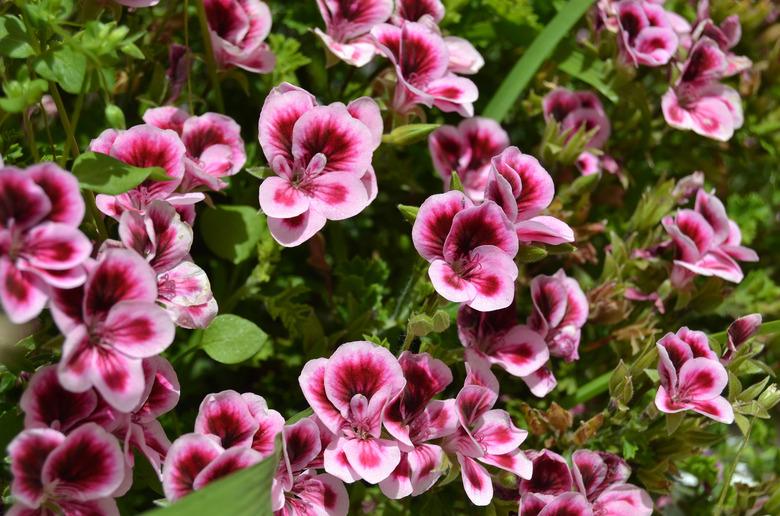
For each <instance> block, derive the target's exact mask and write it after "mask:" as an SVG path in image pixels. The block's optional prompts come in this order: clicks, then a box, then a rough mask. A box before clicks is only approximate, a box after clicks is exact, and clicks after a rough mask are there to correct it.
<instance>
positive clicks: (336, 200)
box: [259, 83, 382, 246]
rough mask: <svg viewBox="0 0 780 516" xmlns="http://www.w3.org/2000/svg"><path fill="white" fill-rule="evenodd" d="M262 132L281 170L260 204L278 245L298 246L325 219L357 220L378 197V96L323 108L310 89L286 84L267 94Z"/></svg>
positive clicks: (262, 189)
mask: <svg viewBox="0 0 780 516" xmlns="http://www.w3.org/2000/svg"><path fill="white" fill-rule="evenodd" d="M259 133H260V146H261V147H262V149H263V153H264V154H265V157H266V160H267V161H268V163H269V165H270V166H271V169H272V170H273V171H274V173H275V174H276V175H274V176H271V177H269V178H267V179H265V180H264V181H263V182H262V184H261V185H260V192H259V198H260V208H261V209H262V210H263V212H264V213H265V214H266V215H267V216H268V227H269V229H270V230H271V235H272V236H273V237H274V238H275V239H276V241H277V242H279V243H280V244H282V245H284V246H297V245H299V244H301V243H303V242H305V241H306V240H308V239H309V238H311V237H312V236H314V234H315V233H317V232H318V231H319V230H320V229H322V227H323V226H324V225H325V222H326V221H327V220H343V219H347V218H350V217H354V216H355V215H357V214H358V213H360V212H361V211H363V209H365V208H366V206H368V205H369V204H370V203H371V202H372V201H373V200H374V198H375V197H376V176H375V175H374V169H373V167H372V166H371V160H372V157H373V153H374V151H375V150H376V149H377V147H379V144H380V142H381V140H382V117H381V115H380V113H379V106H378V105H377V104H376V102H375V101H374V100H372V99H370V98H368V97H361V98H359V99H357V100H353V101H352V102H350V103H349V105H347V106H345V105H344V104H341V103H338V102H337V103H333V104H330V105H328V106H318V105H317V101H316V99H315V98H314V96H312V95H311V94H310V93H308V92H307V91H305V90H302V89H301V88H298V87H296V86H292V85H290V84H287V83H284V84H282V85H280V86H277V87H276V88H274V89H273V90H272V91H271V93H270V94H269V95H268V97H266V99H265V103H264V104H263V109H262V111H261V112H260V124H259Z"/></svg>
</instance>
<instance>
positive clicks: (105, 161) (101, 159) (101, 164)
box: [73, 152, 168, 195]
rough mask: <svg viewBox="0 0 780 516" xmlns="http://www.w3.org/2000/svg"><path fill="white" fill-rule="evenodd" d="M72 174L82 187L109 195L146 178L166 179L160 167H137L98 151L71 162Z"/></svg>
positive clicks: (129, 187)
mask: <svg viewBox="0 0 780 516" xmlns="http://www.w3.org/2000/svg"><path fill="white" fill-rule="evenodd" d="M73 175H74V176H76V178H77V179H78V180H79V185H80V186H81V187H82V188H84V189H86V190H92V191H93V192H97V193H102V194H109V195H118V194H121V193H124V192H126V191H128V190H130V189H132V188H135V187H136V186H138V185H140V184H141V183H143V182H144V181H145V180H147V179H151V180H154V181H164V180H166V179H168V176H167V174H166V173H165V170H163V169H162V168H160V167H150V168H138V167H134V166H132V165H128V164H127V163H124V162H122V161H119V160H117V159H115V158H112V157H111V156H108V155H106V154H100V153H98V152H85V153H84V154H82V155H81V156H79V157H78V158H77V159H76V161H75V162H74V163H73Z"/></svg>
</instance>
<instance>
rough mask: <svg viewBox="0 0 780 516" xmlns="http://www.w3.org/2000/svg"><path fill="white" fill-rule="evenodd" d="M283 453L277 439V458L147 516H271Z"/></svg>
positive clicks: (215, 483)
mask: <svg viewBox="0 0 780 516" xmlns="http://www.w3.org/2000/svg"><path fill="white" fill-rule="evenodd" d="M280 449H281V445H280V442H279V439H277V445H276V450H275V451H274V454H273V455H271V456H270V457H268V458H266V459H265V460H263V461H262V462H260V463H258V464H255V465H254V466H251V467H249V468H247V469H244V470H241V471H238V472H236V473H233V474H231V475H228V476H227V477H225V478H221V479H219V480H217V481H216V482H214V483H212V484H209V485H208V486H206V487H204V488H203V489H200V490H198V491H195V492H194V493H192V494H190V495H187V496H185V497H184V498H182V499H181V500H179V501H177V502H176V503H174V504H172V505H170V506H168V507H165V508H162V509H157V510H153V511H149V512H147V513H145V514H146V515H147V516H190V515H192V514H225V515H228V514H229V515H230V516H255V515H257V514H271V513H272V511H271V483H272V482H273V478H274V475H275V474H276V468H277V467H278V465H279V451H280Z"/></svg>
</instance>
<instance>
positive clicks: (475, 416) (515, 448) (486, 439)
mask: <svg viewBox="0 0 780 516" xmlns="http://www.w3.org/2000/svg"><path fill="white" fill-rule="evenodd" d="M485 367H487V366H485ZM485 378H488V379H489V382H488V383H493V381H495V383H496V384H497V383H498V382H497V381H496V380H495V377H494V376H493V375H492V374H491V373H490V371H489V369H484V371H476V372H475V371H473V369H472V370H471V371H470V375H469V377H467V379H466V384H465V385H464V386H463V388H462V389H461V390H460V392H459V393H458V397H457V398H456V400H455V404H456V409H457V413H458V420H459V421H460V428H459V429H458V430H457V432H455V433H454V434H453V435H451V436H450V437H448V438H446V439H445V441H444V444H443V446H444V449H445V450H447V452H449V453H453V454H455V456H456V458H457V461H458V463H459V464H460V468H461V473H460V474H461V479H462V481H463V488H464V489H465V490H466V495H467V496H468V497H469V500H471V502H472V503H473V504H474V505H480V506H485V505H488V504H489V503H490V501H491V500H492V498H493V481H492V479H491V477H490V474H489V473H488V471H487V470H486V469H485V467H484V466H483V465H482V464H486V465H488V466H494V467H497V468H500V469H503V470H506V471H509V472H510V473H514V474H515V475H517V476H519V477H520V478H524V479H528V478H531V467H532V465H531V461H530V460H528V458H527V457H526V456H525V454H524V453H523V452H522V451H521V450H520V444H522V442H523V441H525V438H526V437H527V436H528V432H526V431H525V430H520V429H519V428H517V427H516V426H515V425H514V423H513V422H512V418H511V417H510V416H509V414H508V413H507V412H506V411H504V410H498V409H493V406H494V405H495V404H496V401H497V400H498V393H497V390H495V385H485V384H480V383H482V382H480V380H482V379H485ZM480 462H481V463H482V464H480Z"/></svg>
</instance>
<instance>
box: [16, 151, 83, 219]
mask: <svg viewBox="0 0 780 516" xmlns="http://www.w3.org/2000/svg"><path fill="white" fill-rule="evenodd" d="M26 172H27V174H29V175H30V177H32V179H33V181H35V184H37V185H38V186H40V187H41V188H42V189H43V191H44V192H45V193H46V197H48V198H49V201H50V202H51V211H49V213H48V214H47V215H46V220H48V221H50V222H59V223H61V224H66V225H68V226H71V227H78V225H79V224H81V220H82V219H83V218H84V210H85V207H84V199H83V198H82V197H81V192H80V191H79V183H78V181H77V180H76V177H75V176H74V175H73V174H71V173H69V172H66V171H65V170H63V169H61V168H60V167H58V166H57V165H55V164H54V163H40V164H37V165H33V166H31V167H29V168H28V169H27V170H26Z"/></svg>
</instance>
